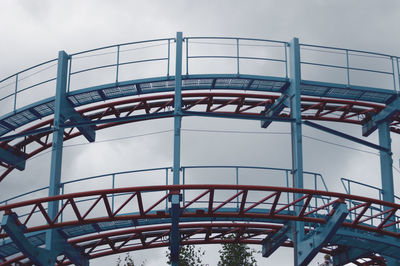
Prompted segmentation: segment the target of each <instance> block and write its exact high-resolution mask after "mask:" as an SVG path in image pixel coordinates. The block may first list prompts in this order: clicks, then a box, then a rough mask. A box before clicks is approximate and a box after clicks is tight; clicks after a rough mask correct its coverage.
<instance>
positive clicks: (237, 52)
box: [236, 38, 240, 76]
mask: <svg viewBox="0 0 400 266" xmlns="http://www.w3.org/2000/svg"><path fill="white" fill-rule="evenodd" d="M236 68H237V75H238V76H239V75H240V71H239V38H237V39H236Z"/></svg>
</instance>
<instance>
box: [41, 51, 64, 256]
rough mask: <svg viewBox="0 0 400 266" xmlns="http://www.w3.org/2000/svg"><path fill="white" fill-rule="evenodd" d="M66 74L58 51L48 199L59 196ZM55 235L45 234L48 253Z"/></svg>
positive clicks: (53, 211) (54, 205)
mask: <svg viewBox="0 0 400 266" xmlns="http://www.w3.org/2000/svg"><path fill="white" fill-rule="evenodd" d="M67 73H68V55H67V54H66V53H65V52H64V51H60V52H59V53H58V68H57V83H56V96H55V104H54V106H55V109H54V122H53V126H54V132H53V144H52V152H51V165H50V185H49V197H51V196H57V195H59V194H60V181H61V165H62V148H63V140H64V139H63V138H64V128H62V127H61V124H62V123H63V122H64V114H63V113H64V111H65V107H66V87H67V77H68V75H67ZM58 204H59V202H58V201H52V202H49V205H48V214H49V217H50V219H54V218H55V217H56V215H57V213H58V208H59V206H58ZM56 233H57V232H56V231H54V230H51V229H50V230H48V231H47V232H46V248H47V249H48V250H50V252H51V251H52V250H55V247H56V245H57V243H56V242H57V241H56Z"/></svg>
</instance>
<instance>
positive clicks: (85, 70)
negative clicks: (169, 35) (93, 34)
mask: <svg viewBox="0 0 400 266" xmlns="http://www.w3.org/2000/svg"><path fill="white" fill-rule="evenodd" d="M163 60H168V58H167V57H160V58H152V59H143V60H137V61H129V62H123V63H119V64H109V65H102V66H97V67H91V68H86V69H82V70H79V71H75V72H71V76H72V75H75V74H79V73H83V72H88V71H93V70H96V69H102V68H108V67H115V66H118V65H119V66H122V65H128V64H136V63H144V62H151V61H163Z"/></svg>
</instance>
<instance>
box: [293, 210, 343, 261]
mask: <svg viewBox="0 0 400 266" xmlns="http://www.w3.org/2000/svg"><path fill="white" fill-rule="evenodd" d="M333 208H334V209H335V212H334V213H333V214H332V216H330V217H329V218H328V219H327V222H326V224H324V225H322V226H320V227H318V228H317V229H316V230H315V231H313V232H312V233H310V234H307V235H306V236H305V237H304V238H303V239H302V240H301V241H299V243H298V245H299V249H298V253H299V254H297V256H298V265H301V266H303V265H304V266H305V265H308V264H309V263H310V262H311V260H312V259H313V258H314V257H315V255H317V254H318V252H319V251H320V249H321V248H322V247H323V246H324V245H325V244H326V243H328V242H329V241H330V240H331V238H332V237H333V236H334V234H335V233H336V231H337V230H338V229H339V227H340V226H341V224H342V223H343V221H344V219H346V216H347V214H348V213H349V211H348V209H347V206H346V204H344V203H336V204H335V205H334V206H333Z"/></svg>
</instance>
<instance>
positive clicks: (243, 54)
mask: <svg viewBox="0 0 400 266" xmlns="http://www.w3.org/2000/svg"><path fill="white" fill-rule="evenodd" d="M175 41H176V40H175V38H162V39H154V40H145V41H138V42H129V43H121V44H115V45H110V46H105V47H100V48H95V49H90V50H86V51H82V52H77V53H72V54H70V56H69V72H68V81H67V88H68V91H70V90H71V89H72V88H73V90H77V89H82V88H84V86H82V85H81V84H77V85H74V86H72V85H71V78H73V77H76V76H78V75H80V74H87V75H88V73H91V72H94V71H100V70H105V69H112V70H113V73H112V74H110V75H111V76H113V78H111V77H110V78H111V79H112V80H109V83H110V84H112V83H115V84H118V83H119V82H120V81H121V69H123V68H124V67H126V66H132V65H138V64H145V63H149V62H165V70H164V71H163V72H164V74H162V76H164V75H165V76H166V77H169V76H170V75H171V66H172V65H173V64H174V63H175V62H174V60H173V59H172V57H171V54H173V51H174V49H173V47H172V46H173V45H174V43H175ZM184 42H185V46H184V47H183V49H184V58H183V61H184V62H185V63H184V65H183V66H184V67H185V68H186V75H189V74H193V73H192V72H193V71H191V73H189V70H191V69H192V68H193V67H192V66H194V65H195V64H196V62H199V60H203V59H205V60H211V61H209V62H211V64H206V66H205V67H203V68H202V72H204V74H208V73H207V71H208V69H209V68H210V66H212V65H213V64H214V63H215V62H216V61H218V60H228V61H234V63H233V64H232V62H228V63H226V64H227V65H229V64H231V65H232V66H233V67H232V69H234V70H233V71H232V73H230V74H236V75H242V74H244V73H245V72H246V71H243V70H242V68H243V64H244V63H245V62H249V61H251V62H252V63H256V62H259V63H260V62H261V63H263V64H264V63H267V62H269V63H271V64H272V63H278V64H280V65H281V67H275V68H281V71H280V72H279V74H276V75H278V76H280V77H285V78H287V77H288V62H289V61H290V60H289V58H288V48H289V45H290V43H288V42H285V41H276V40H268V39H255V38H240V37H185V38H184ZM199 45H200V46H204V47H203V48H200V49H196V46H199ZM215 47H219V48H218V49H216V50H215V49H214V50H215V53H210V51H211V50H212V49H211V48H215ZM221 47H222V48H221ZM228 47H231V48H232V49H230V53H227V51H228V50H229V49H228ZM150 48H155V49H157V50H154V53H153V52H151V53H149V54H146V53H144V51H148V50H146V49H150ZM300 48H301V57H302V58H301V65H302V66H307V65H308V66H310V65H311V66H314V67H318V68H323V69H337V70H342V71H344V72H345V73H346V74H345V76H346V81H345V82H344V84H346V85H347V86H352V85H356V84H354V83H353V78H354V77H355V76H356V72H365V73H371V74H379V75H382V76H385V77H390V79H392V83H393V88H392V89H393V90H394V91H398V90H399V76H400V67H399V57H398V56H393V55H388V54H383V53H376V52H367V51H361V50H354V49H345V48H336V47H328V46H320V45H312V44H300ZM136 50H138V51H140V53H138V54H135V56H139V57H140V56H142V57H141V58H137V57H135V58H130V59H129V58H126V59H124V57H123V56H124V55H126V53H128V52H133V51H136ZM309 51H312V52H316V53H318V55H315V56H314V57H313V59H312V60H311V59H310V60H307V59H306V58H304V57H303V55H304V53H306V52H309ZM156 52H157V53H156ZM158 53H160V55H158ZM332 53H336V54H340V55H342V56H343V59H344V60H343V62H342V63H340V64H335V63H325V62H323V61H324V54H325V55H326V54H332ZM106 55H107V56H111V57H110V58H109V59H108V61H107V63H100V62H99V61H101V60H97V59H98V58H100V57H101V56H106ZM90 58H96V60H97V61H96V60H95V62H94V63H93V64H91V65H85V64H84V65H83V66H81V67H79V61H81V60H82V59H90ZM355 58H372V59H376V60H384V62H383V63H382V64H374V63H369V64H368V63H367V64H366V65H365V66H361V67H360V66H357V65H355ZM202 62H203V61H202ZM202 65H204V64H202ZM274 66H275V65H274ZM56 68H57V59H52V60H49V61H46V62H43V63H40V64H38V65H35V66H32V67H29V68H27V69H24V70H22V71H19V72H18V73H15V74H13V75H11V76H9V77H6V78H4V79H2V80H0V94H2V95H0V102H2V101H4V100H6V99H10V98H13V99H12V106H13V108H12V111H13V112H15V111H16V110H17V109H18V102H17V99H18V98H19V97H18V95H20V94H21V93H22V92H27V91H29V90H31V89H33V88H37V87H41V86H44V85H49V84H50V83H51V82H54V86H53V85H51V87H49V88H46V93H44V94H43V95H42V94H41V95H39V96H40V97H41V99H45V98H47V97H51V96H54V94H55V81H56ZM49 69H50V70H51V71H53V72H52V73H50V75H47V76H44V75H43V76H42V73H43V71H47V70H49ZM257 69H258V67H252V68H250V73H249V74H254V73H255V72H256V71H257ZM252 71H254V73H252ZM353 72H354V73H353ZM172 74H173V73H172ZM221 74H222V73H221ZM267 74H268V73H266V72H262V74H261V75H264V76H267ZM97 76H98V77H99V76H101V75H97ZM147 76H148V77H154V74H152V73H148V75H147ZM84 78H86V79H89V77H86V76H85V77H84ZM134 78H135V77H134V76H130V77H129V79H134ZM30 79H32V82H30V83H29V82H28V81H29V80H30ZM25 82H27V84H22V83H25ZM338 83H340V84H342V83H341V82H338ZM102 84H105V83H102ZM89 87H90V86H89ZM381 87H382V88H383V89H385V88H386V89H387V86H386V85H385V86H381ZM35 95H36V94H35ZM39 96H38V97H39ZM41 99H38V100H41ZM29 100H31V99H29ZM25 101H27V100H25ZM30 103H31V102H30ZM10 111H11V110H10ZM8 112H9V111H7V112H6V113H8Z"/></svg>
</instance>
